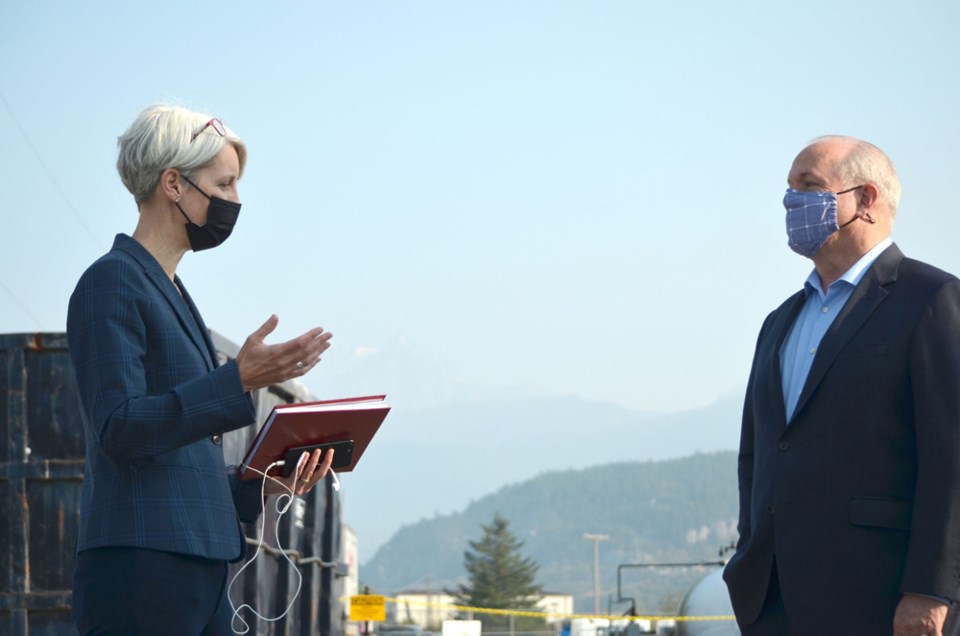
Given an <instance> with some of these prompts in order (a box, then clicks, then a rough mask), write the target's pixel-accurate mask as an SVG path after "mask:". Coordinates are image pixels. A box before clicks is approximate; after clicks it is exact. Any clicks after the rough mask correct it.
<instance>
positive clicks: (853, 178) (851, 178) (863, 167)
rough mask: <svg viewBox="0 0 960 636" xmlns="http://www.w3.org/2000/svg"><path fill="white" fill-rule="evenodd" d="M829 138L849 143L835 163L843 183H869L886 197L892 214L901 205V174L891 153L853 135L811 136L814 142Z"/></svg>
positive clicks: (847, 185)
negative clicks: (891, 158) (838, 160)
mask: <svg viewBox="0 0 960 636" xmlns="http://www.w3.org/2000/svg"><path fill="white" fill-rule="evenodd" d="M832 140H840V141H844V142H846V143H848V144H849V145H850V152H849V153H848V154H847V156H846V157H844V159H843V161H842V162H841V164H840V165H839V166H838V167H837V169H838V171H839V176H840V178H841V179H842V180H843V183H844V187H848V188H850V187H853V186H858V185H861V184H864V183H872V184H873V185H875V186H877V189H878V190H879V191H880V194H881V196H883V197H884V198H885V199H886V200H887V204H888V205H889V206H890V213H891V214H894V215H895V214H896V213H897V206H899V205H900V177H899V176H897V170H896V168H894V167H893V162H892V161H890V157H888V156H887V155H886V153H885V152H883V151H882V150H880V149H879V148H877V147H876V146H874V145H873V144H871V143H870V142H867V141H863V140H862V139H857V138H856V137H847V136H844V135H826V136H823V137H818V138H817V139H814V140H813V143H817V142H820V141H832Z"/></svg>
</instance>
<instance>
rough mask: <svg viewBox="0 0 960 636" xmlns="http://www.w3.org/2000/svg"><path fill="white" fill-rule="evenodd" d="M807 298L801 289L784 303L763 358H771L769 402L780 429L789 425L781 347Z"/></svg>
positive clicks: (768, 388)
mask: <svg viewBox="0 0 960 636" xmlns="http://www.w3.org/2000/svg"><path fill="white" fill-rule="evenodd" d="M806 299H807V293H806V291H805V290H802V289H801V290H800V291H799V292H797V293H796V294H794V295H793V296H792V297H791V298H789V299H787V301H786V302H785V303H784V304H783V309H782V310H781V311H779V312H777V314H776V315H775V317H774V322H773V323H772V324H771V325H770V338H767V339H766V341H767V343H768V346H771V347H772V350H768V351H766V352H764V353H763V359H764V360H769V361H770V364H771V367H772V368H771V369H769V370H768V377H769V378H770V381H769V383H768V386H767V404H770V405H771V406H772V408H773V412H774V414H775V417H777V418H778V420H777V421H778V422H779V423H780V429H781V430H783V429H784V428H785V427H786V426H787V407H786V404H785V403H784V401H783V373H782V371H781V370H780V348H781V347H783V341H784V340H786V338H787V334H788V333H790V327H791V326H792V325H793V321H794V320H796V318H797V314H799V313H800V309H801V308H802V307H803V304H804V302H805V301H806Z"/></svg>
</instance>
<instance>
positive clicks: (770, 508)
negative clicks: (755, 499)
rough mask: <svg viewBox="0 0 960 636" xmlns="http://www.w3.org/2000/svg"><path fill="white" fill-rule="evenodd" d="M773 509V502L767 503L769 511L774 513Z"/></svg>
mask: <svg viewBox="0 0 960 636" xmlns="http://www.w3.org/2000/svg"><path fill="white" fill-rule="evenodd" d="M773 510H774V508H773V504H768V505H767V512H769V513H770V514H773Z"/></svg>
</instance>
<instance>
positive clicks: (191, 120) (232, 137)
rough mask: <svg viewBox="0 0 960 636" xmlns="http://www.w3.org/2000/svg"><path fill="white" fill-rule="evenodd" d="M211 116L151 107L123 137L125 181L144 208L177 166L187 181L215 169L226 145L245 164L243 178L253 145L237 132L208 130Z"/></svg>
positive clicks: (120, 142) (120, 158) (121, 169)
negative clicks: (164, 174) (166, 173)
mask: <svg viewBox="0 0 960 636" xmlns="http://www.w3.org/2000/svg"><path fill="white" fill-rule="evenodd" d="M210 120H211V116H210V115H206V114H204V113H197V112H194V111H192V110H187V109H186V108H182V107H180V106H163V105H157V106H150V107H149V108H147V109H146V110H144V111H143V112H142V113H140V115H139V116H138V117H137V118H136V119H135V120H134V122H133V123H132V124H130V128H128V129H127V131H126V132H125V133H123V134H122V135H120V137H119V138H118V139H117V145H118V146H119V147H120V155H119V156H118V157H117V172H119V173H120V180H121V181H123V185H125V186H127V190H129V191H130V194H132V195H133V197H134V199H135V200H136V202H137V203H138V204H139V203H141V202H142V201H144V200H145V199H147V198H149V197H150V195H152V194H153V192H154V190H156V188H157V184H158V183H159V182H160V175H161V173H162V172H163V171H164V170H166V169H167V168H176V169H177V170H179V171H180V173H181V174H183V175H185V176H186V177H187V178H189V177H191V176H192V175H193V173H194V172H196V171H197V170H199V169H200V168H203V167H204V166H207V165H209V164H210V163H211V162H212V161H213V159H214V157H216V156H217V154H219V152H220V151H221V150H222V149H223V147H224V146H225V145H226V144H228V143H229V144H232V145H233V147H234V148H235V149H236V151H237V158H238V159H239V160H240V175H241V176H243V168H244V166H245V165H246V163H247V146H246V144H244V143H243V140H242V139H240V138H239V137H238V136H237V135H236V134H234V132H233V131H232V130H230V129H229V128H225V130H226V133H227V134H226V136H221V135H220V134H219V133H218V132H217V131H216V130H215V129H214V128H213V126H207V123H208V122H209V121H210Z"/></svg>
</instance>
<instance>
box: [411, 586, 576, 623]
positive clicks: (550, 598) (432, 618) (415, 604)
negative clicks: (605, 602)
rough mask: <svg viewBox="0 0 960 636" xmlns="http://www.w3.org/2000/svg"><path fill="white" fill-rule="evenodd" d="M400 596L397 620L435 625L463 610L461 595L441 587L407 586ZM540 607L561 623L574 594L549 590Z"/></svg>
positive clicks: (571, 607)
mask: <svg viewBox="0 0 960 636" xmlns="http://www.w3.org/2000/svg"><path fill="white" fill-rule="evenodd" d="M396 599H397V603H396V607H395V608H394V611H395V614H394V617H393V618H394V620H395V621H396V622H398V623H409V624H414V625H419V626H420V627H422V628H424V629H430V628H431V627H432V628H434V629H435V628H437V626H439V625H441V624H442V623H443V621H445V620H451V619H455V618H457V616H458V614H459V613H460V612H459V610H457V609H454V606H455V605H457V599H456V598H455V597H453V596H452V595H450V594H447V593H446V592H443V591H440V590H404V591H402V592H398V593H397V595H396ZM537 611H540V612H544V613H546V614H547V616H546V621H547V623H551V624H552V623H558V622H560V621H562V620H563V619H564V617H566V616H569V615H571V614H573V596H572V595H570V594H557V593H554V592H545V593H544V594H543V597H542V598H541V599H540V600H539V601H538V602H537ZM474 618H479V617H478V616H474Z"/></svg>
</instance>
